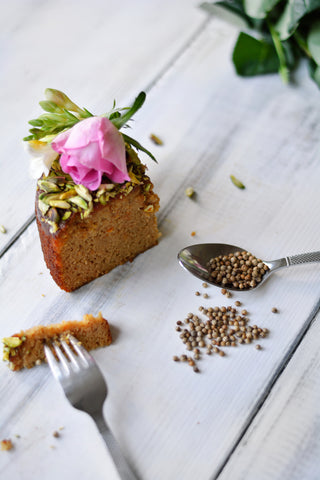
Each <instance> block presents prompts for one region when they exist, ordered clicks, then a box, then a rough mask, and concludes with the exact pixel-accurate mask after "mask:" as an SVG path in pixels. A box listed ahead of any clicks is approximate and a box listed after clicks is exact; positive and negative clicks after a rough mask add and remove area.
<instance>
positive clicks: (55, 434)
mask: <svg viewBox="0 0 320 480" xmlns="http://www.w3.org/2000/svg"><path fill="white" fill-rule="evenodd" d="M52 436H53V437H55V438H58V437H60V433H59V432H58V431H57V430H55V431H54V432H53V434H52Z"/></svg>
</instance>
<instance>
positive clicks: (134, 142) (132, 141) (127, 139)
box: [122, 133, 158, 163]
mask: <svg viewBox="0 0 320 480" xmlns="http://www.w3.org/2000/svg"><path fill="white" fill-rule="evenodd" d="M122 136H123V139H124V141H125V142H127V143H129V145H132V146H133V147H135V148H136V149H137V150H141V151H142V152H144V153H146V154H147V155H149V157H150V158H152V160H154V161H155V162H156V163H158V162H157V160H156V158H155V157H154V156H153V155H152V153H151V152H149V150H147V149H146V148H144V147H143V146H142V145H141V144H140V143H139V142H137V140H135V139H134V138H131V137H129V136H128V135H126V134H125V133H123V134H122Z"/></svg>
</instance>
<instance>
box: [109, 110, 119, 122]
mask: <svg viewBox="0 0 320 480" xmlns="http://www.w3.org/2000/svg"><path fill="white" fill-rule="evenodd" d="M120 117H121V113H120V112H119V111H118V110H117V111H116V112H113V113H111V114H110V115H109V120H113V119H114V118H120Z"/></svg>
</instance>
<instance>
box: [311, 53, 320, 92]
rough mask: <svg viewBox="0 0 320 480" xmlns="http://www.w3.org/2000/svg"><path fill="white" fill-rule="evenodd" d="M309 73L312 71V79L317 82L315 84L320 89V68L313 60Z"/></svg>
mask: <svg viewBox="0 0 320 480" xmlns="http://www.w3.org/2000/svg"><path fill="white" fill-rule="evenodd" d="M309 71H310V77H311V78H312V79H313V80H314V81H315V83H316V84H317V85H318V87H319V88H320V66H319V65H317V64H316V63H315V62H314V61H313V60H310V62H309Z"/></svg>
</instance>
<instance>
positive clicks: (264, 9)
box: [243, 0, 280, 18]
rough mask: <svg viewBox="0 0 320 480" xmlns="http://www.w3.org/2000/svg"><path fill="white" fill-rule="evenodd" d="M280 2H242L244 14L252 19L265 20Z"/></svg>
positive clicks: (278, 0) (259, 0) (267, 0)
mask: <svg viewBox="0 0 320 480" xmlns="http://www.w3.org/2000/svg"><path fill="white" fill-rule="evenodd" d="M279 2H280V0H244V1H243V6H244V10H245V12H246V14H247V15H248V16H249V17H252V18H265V17H266V16H267V14H268V13H269V12H270V11H271V10H272V9H273V7H274V6H275V5H276V4H277V3H279Z"/></svg>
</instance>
